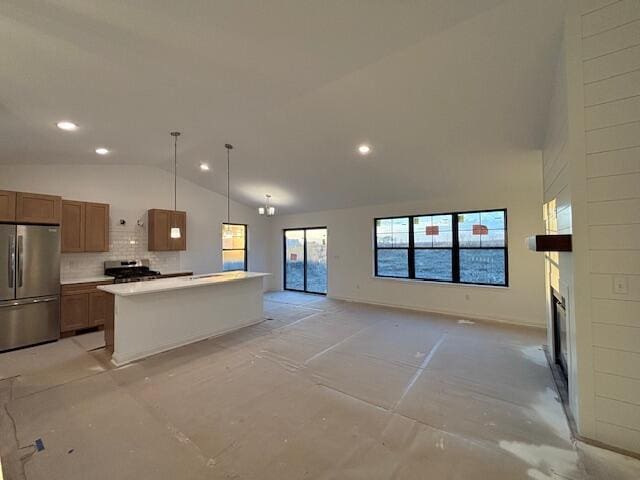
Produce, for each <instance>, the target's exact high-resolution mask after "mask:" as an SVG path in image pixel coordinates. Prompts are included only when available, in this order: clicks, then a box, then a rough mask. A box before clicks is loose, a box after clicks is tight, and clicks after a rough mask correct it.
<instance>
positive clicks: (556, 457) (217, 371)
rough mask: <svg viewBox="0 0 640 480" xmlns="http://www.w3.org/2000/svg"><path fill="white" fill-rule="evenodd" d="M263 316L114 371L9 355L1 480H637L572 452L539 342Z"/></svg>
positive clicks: (94, 356)
mask: <svg viewBox="0 0 640 480" xmlns="http://www.w3.org/2000/svg"><path fill="white" fill-rule="evenodd" d="M265 314H266V316H267V320H266V321H265V322H263V323H262V324H259V325H256V326H253V327H250V328H246V329H243V330H241V331H238V332H236V333H233V334H230V335H227V336H223V337H220V338H216V339H210V340H207V341H203V342H199V343H197V344H194V345H190V346H187V347H184V348H180V349H178V350H174V351H172V352H167V353H165V354H160V355H157V356H155V357H152V358H149V359H146V360H143V361H140V362H136V363H134V364H131V365H129V366H126V367H123V368H118V369H115V368H113V367H112V366H111V365H110V364H109V363H108V361H107V356H106V354H105V352H104V350H103V349H100V348H99V347H100V345H101V342H100V339H98V338H94V337H90V338H85V339H72V338H70V339H65V340H62V341H60V342H57V343H54V344H48V345H43V346H39V347H35V348H31V349H26V350H19V351H15V352H10V353H7V354H0V403H1V404H2V406H3V408H2V409H1V410H0V455H1V456H2V461H3V465H4V468H5V478H9V479H22V478H27V479H33V480H35V479H48V480H51V479H61V480H62V479H64V480H72V479H91V480H100V479H105V480H106V479H110V480H112V479H135V480H145V479H218V478H219V479H225V478H227V479H279V480H282V479H307V478H308V479H323V480H324V479H367V480H372V479H426V478H433V479H464V480H469V479H486V480H488V479H491V480H497V479H509V480H514V479H534V480H539V479H573V480H575V479H599V480H601V479H616V480H623V479H638V478H640V462H638V461H637V460H633V459H630V458H627V457H623V456H621V455H617V454H614V453H610V452H607V451H605V450H601V449H597V448H594V447H590V446H587V445H584V444H582V443H580V442H574V441H572V440H571V437H570V432H569V429H568V426H567V421H566V419H565V416H564V413H563V410H562V406H561V404H560V403H559V401H558V395H557V392H556V390H555V386H554V384H553V380H552V376H551V373H550V370H549V367H548V365H547V363H546V360H545V356H544V353H543V351H542V348H541V344H542V343H543V342H544V335H543V332H542V331H539V330H536V329H529V328H519V327H512V326H506V325H498V324H491V323H479V322H476V323H474V322H470V321H468V320H465V319H456V318H447V317H443V316H438V315H431V314H424V313H417V312H410V311H403V310H393V309H387V308H382V307H374V306H370V305H363V304H355V303H346V302H337V301H332V300H328V299H325V298H323V297H317V296H307V295H301V294H295V293H289V292H287V293H274V294H268V295H266V297H265ZM149 334H150V335H152V334H153V332H149ZM96 348H97V349H96ZM87 350H90V351H87ZM37 439H41V440H42V445H43V447H44V449H42V450H39V451H37V449H36V448H35V443H36V440H37Z"/></svg>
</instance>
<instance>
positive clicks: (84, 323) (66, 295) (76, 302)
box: [60, 282, 114, 332]
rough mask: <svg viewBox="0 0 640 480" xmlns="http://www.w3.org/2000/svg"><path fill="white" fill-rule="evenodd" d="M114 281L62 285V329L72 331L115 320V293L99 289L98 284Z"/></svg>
mask: <svg viewBox="0 0 640 480" xmlns="http://www.w3.org/2000/svg"><path fill="white" fill-rule="evenodd" d="M112 283H113V282H93V283H74V284H71V285H62V288H61V297H60V331H61V332H72V331H76V330H83V329H85V328H91V327H98V326H101V325H105V324H108V323H109V322H111V323H112V322H113V306H114V298H113V295H111V294H110V293H107V292H103V291H101V290H98V289H97V288H96V287H97V286H98V285H110V284H112Z"/></svg>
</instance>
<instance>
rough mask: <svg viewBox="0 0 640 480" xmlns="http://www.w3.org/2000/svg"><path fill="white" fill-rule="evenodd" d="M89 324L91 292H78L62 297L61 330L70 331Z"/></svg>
mask: <svg viewBox="0 0 640 480" xmlns="http://www.w3.org/2000/svg"><path fill="white" fill-rule="evenodd" d="M88 326H89V294H88V293H76V294H74V295H63V296H62V297H60V330H61V331H62V332H68V331H70V330H78V329H81V328H87V327H88Z"/></svg>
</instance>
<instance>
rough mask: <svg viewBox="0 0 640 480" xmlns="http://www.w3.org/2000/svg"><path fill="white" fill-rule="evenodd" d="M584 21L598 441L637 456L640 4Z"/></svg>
mask: <svg viewBox="0 0 640 480" xmlns="http://www.w3.org/2000/svg"><path fill="white" fill-rule="evenodd" d="M581 13H582V16H581V24H582V52H581V53H582V55H581V60H582V62H583V63H582V68H583V82H584V97H583V98H584V129H585V153H586V161H585V163H586V168H585V170H586V201H587V207H586V209H587V215H586V228H587V231H588V248H589V252H588V255H589V265H590V269H589V273H588V281H589V284H590V299H589V300H590V308H591V315H590V319H591V330H592V343H593V347H592V355H593V362H592V365H593V381H594V388H593V394H594V418H595V425H594V430H593V432H594V436H595V438H596V439H597V440H600V441H602V442H605V443H609V444H612V445H615V446H617V447H621V448H625V449H628V450H633V451H635V452H640V101H639V100H640V47H639V46H638V45H639V44H640V2H639V1H638V0H621V1H618V2H611V1H610V0H599V1H594V0H588V1H587V0H583V5H582V11H581ZM618 280H619V281H621V282H623V283H624V284H626V286H627V292H626V293H618V292H616V291H614V287H613V285H614V282H616V281H618Z"/></svg>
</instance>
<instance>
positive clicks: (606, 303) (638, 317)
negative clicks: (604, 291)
mask: <svg viewBox="0 0 640 480" xmlns="http://www.w3.org/2000/svg"><path fill="white" fill-rule="evenodd" d="M591 306H592V309H591V313H592V316H593V317H592V318H593V321H594V322H596V323H612V324H616V325H624V326H627V327H636V328H640V302H634V301H631V300H608V299H607V300H605V299H601V298H594V299H592V300H591ZM638 401H639V402H640V397H638Z"/></svg>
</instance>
